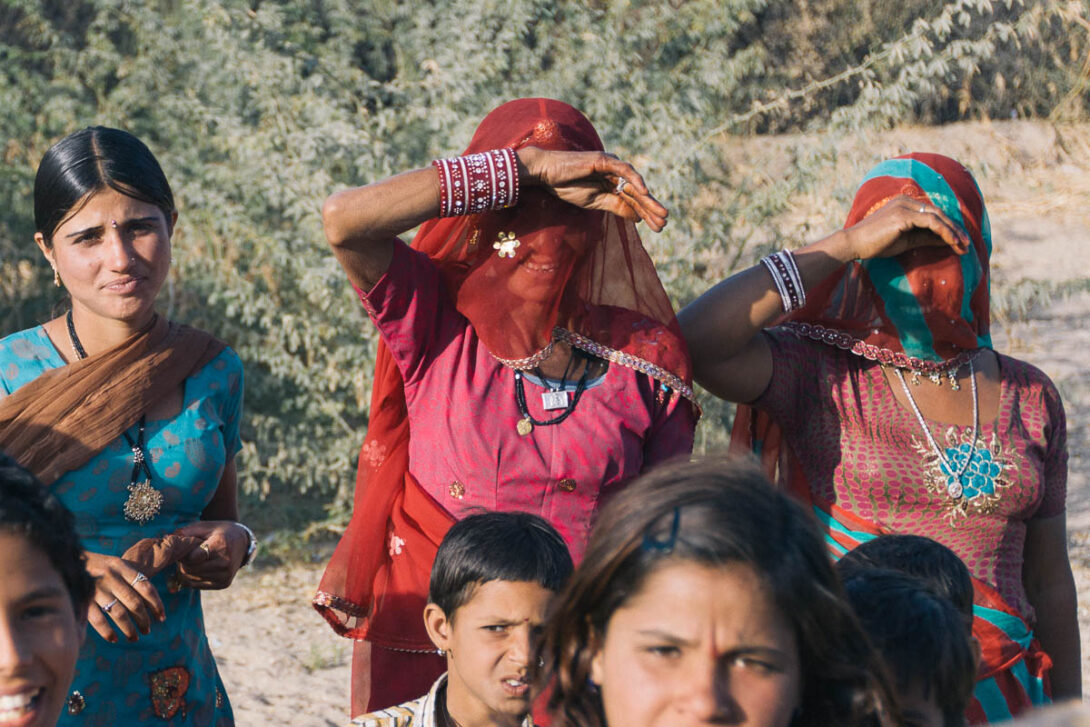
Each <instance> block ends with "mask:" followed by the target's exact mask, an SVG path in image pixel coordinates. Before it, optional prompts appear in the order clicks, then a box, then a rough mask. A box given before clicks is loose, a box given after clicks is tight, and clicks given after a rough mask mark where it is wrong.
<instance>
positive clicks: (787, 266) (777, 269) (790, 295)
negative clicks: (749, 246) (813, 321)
mask: <svg viewBox="0 0 1090 727" xmlns="http://www.w3.org/2000/svg"><path fill="white" fill-rule="evenodd" d="M761 262H762V263H764V265H765V267H766V268H768V272H770V273H772V282H774V283H775V284H776V290H778V291H779V292H780V299H781V300H783V312H784V313H790V312H791V311H796V310H798V309H799V308H802V307H803V306H804V305H806V290H805V289H804V288H803V287H802V276H801V275H799V266H798V265H796V264H795V258H794V256H792V255H791V252H790V251H788V250H780V251H779V252H774V253H772V254H771V255H769V256H768V257H763V258H761Z"/></svg>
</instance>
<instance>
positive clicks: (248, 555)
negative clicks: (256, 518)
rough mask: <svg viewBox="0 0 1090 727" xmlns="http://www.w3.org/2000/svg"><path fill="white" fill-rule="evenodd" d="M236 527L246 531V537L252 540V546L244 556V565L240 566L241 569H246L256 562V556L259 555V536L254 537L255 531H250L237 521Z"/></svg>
mask: <svg viewBox="0 0 1090 727" xmlns="http://www.w3.org/2000/svg"><path fill="white" fill-rule="evenodd" d="M235 525H238V526H239V527H240V528H242V529H243V530H245V531H246V537H248V538H249V539H250V544H249V545H248V546H247V548H246V555H245V556H243V558H242V563H241V564H239V568H245V567H246V566H248V565H250V563H252V562H253V561H254V556H255V555H256V554H257V536H256V535H254V531H253V530H250V529H249V528H248V527H246V526H245V525H243V524H242V523H240V522H239V521H237V520H236V521H235Z"/></svg>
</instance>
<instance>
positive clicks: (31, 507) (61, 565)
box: [0, 453, 95, 614]
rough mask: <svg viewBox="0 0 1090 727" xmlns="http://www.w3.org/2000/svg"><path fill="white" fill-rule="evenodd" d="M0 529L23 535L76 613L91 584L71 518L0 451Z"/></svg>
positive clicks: (82, 610) (86, 599)
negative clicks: (52, 571) (44, 559)
mask: <svg viewBox="0 0 1090 727" xmlns="http://www.w3.org/2000/svg"><path fill="white" fill-rule="evenodd" d="M0 532H3V533H10V534H12V535H17V536H19V537H22V538H26V539H27V541H29V542H30V544H31V545H33V546H34V547H36V548H38V549H39V550H41V551H42V553H44V554H45V555H46V557H48V558H49V562H50V563H51V564H52V565H53V567H54V568H55V569H56V570H57V573H59V574H60V576H61V580H62V581H64V585H65V587H66V588H67V589H68V595H69V597H70V598H71V599H72V605H73V607H74V608H75V611H76V613H77V614H83V613H85V612H86V610H87V606H88V605H89V604H90V602H91V596H92V595H93V594H94V590H95V584H94V580H93V579H92V578H91V576H90V574H88V573H87V567H86V557H85V556H84V553H83V547H82V546H81V545H80V540H79V536H78V535H77V534H76V526H75V518H73V517H72V513H71V512H69V510H68V508H66V507H65V506H64V505H63V504H62V503H61V501H60V500H58V499H57V497H56V496H55V495H53V494H52V493H50V492H49V490H48V489H46V487H45V486H44V485H42V484H41V483H40V482H38V480H37V479H36V478H35V477H34V475H32V474H31V473H30V472H28V471H27V470H26V469H24V468H23V467H21V466H19V464H18V463H17V462H16V461H15V460H14V459H12V458H11V457H9V456H7V455H6V454H3V453H0Z"/></svg>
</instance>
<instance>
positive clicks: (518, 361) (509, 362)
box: [492, 328, 562, 371]
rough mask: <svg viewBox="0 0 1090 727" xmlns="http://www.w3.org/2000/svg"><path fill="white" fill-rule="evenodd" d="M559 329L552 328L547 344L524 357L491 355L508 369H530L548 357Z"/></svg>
mask: <svg viewBox="0 0 1090 727" xmlns="http://www.w3.org/2000/svg"><path fill="white" fill-rule="evenodd" d="M559 330H562V329H560V328H554V329H553V340H551V341H549V344H548V345H547V346H545V348H543V349H541V350H540V351H538V352H537V353H535V354H531V355H529V356H527V357H526V358H500V357H499V356H496V355H493V356H492V358H494V359H496V360H497V361H499V362H500V363H501V364H503V365H504V366H506V367H507V368H509V369H517V370H520V371H525V370H527V369H532V368H533V367H535V366H537V365H538V364H540V363H541V362H542V361H544V360H545V359H547V358H549V356H551V355H552V353H553V347H554V346H555V345H556V340H557V339H556V332H557V331H559Z"/></svg>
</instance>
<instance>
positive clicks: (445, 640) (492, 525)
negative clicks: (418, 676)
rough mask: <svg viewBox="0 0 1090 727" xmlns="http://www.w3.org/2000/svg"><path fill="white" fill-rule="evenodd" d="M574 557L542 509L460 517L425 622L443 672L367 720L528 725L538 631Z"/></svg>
mask: <svg viewBox="0 0 1090 727" xmlns="http://www.w3.org/2000/svg"><path fill="white" fill-rule="evenodd" d="M571 572H572V560H571V556H570V555H569V553H568V549H567V546H565V545H564V541H563V539H562V538H561V537H560V534H559V533H557V532H556V530H555V529H554V528H553V527H552V526H551V525H549V523H547V522H546V521H545V520H543V519H542V518H540V517H538V516H537V515H531V514H529V513H522V512H489V513H482V514H479V515H470V516H469V517H467V518H465V519H464V520H461V521H459V522H457V523H455V524H454V526H453V527H451V529H450V531H449V532H448V533H447V535H446V537H445V538H443V542H442V543H441V544H440V545H439V550H438V552H437V553H436V556H435V563H434V565H433V566H432V570H431V583H430V587H429V592H428V605H427V607H426V608H425V609H424V624H425V626H426V628H427V630H428V635H429V636H430V637H431V640H432V642H433V643H434V644H435V646H436V648H437V649H438V650H439V653H440V654H445V655H446V659H447V672H446V673H445V674H443V675H442V676H441V677H439V679H438V680H437V681H436V682H435V684H434V685H432V688H431V690H430V691H429V692H428V693H427V694H426V695H424V696H423V697H420V698H419V699H414V700H413V701H411V702H406V703H404V704H401V705H398V706H396V707H390V708H389V709H383V710H380V711H378V712H372V713H370V714H364V715H360V716H359V717H357V718H356V719H354V720H353V721H352V724H353V725H357V726H358V725H364V727H445V725H461V727H532V726H533V722H532V720H531V718H530V707H531V701H532V699H533V697H534V694H533V693H532V691H531V689H530V678H529V675H530V667H531V665H532V660H533V659H534V658H535V657H534V652H533V649H534V640H535V639H534V637H535V635H536V633H537V631H538V629H539V628H540V627H541V625H542V623H543V622H544V620H545V610H546V607H547V606H548V603H549V600H550V599H551V598H552V597H553V596H554V595H555V594H556V592H557V591H559V590H560V588H561V587H562V586H563V585H564V583H565V581H567V579H568V576H570V575H571Z"/></svg>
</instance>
